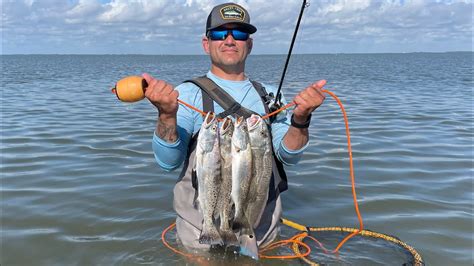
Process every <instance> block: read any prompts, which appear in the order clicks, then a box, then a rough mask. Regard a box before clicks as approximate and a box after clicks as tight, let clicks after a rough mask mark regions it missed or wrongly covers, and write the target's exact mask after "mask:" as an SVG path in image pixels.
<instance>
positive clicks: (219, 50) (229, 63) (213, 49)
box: [202, 24, 252, 67]
mask: <svg viewBox="0 0 474 266" xmlns="http://www.w3.org/2000/svg"><path fill="white" fill-rule="evenodd" d="M235 28H237V26H236V25H233V24H228V25H225V26H224V27H222V29H235ZM202 45H203V48H204V51H205V52H206V53H207V54H209V55H210V56H211V61H212V63H213V64H215V65H217V66H221V67H233V66H236V67H238V66H244V65H245V59H246V58H247V55H249V54H250V51H251V50H252V39H251V38H249V39H248V40H246V41H237V40H235V39H234V37H233V36H232V35H231V34H229V35H228V36H227V38H226V39H225V40H214V41H213V40H211V39H210V38H208V37H204V38H203V39H202Z"/></svg>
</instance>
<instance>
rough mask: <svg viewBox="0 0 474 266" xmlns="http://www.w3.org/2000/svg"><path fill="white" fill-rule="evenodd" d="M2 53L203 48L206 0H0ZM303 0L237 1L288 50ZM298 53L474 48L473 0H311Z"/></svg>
mask: <svg viewBox="0 0 474 266" xmlns="http://www.w3.org/2000/svg"><path fill="white" fill-rule="evenodd" d="M0 2H1V13H2V27H1V35H2V36H1V37H2V44H1V45H2V46H1V48H2V54H202V53H203V52H202V48H201V37H202V35H203V32H204V28H205V20H206V18H207V15H208V14H209V12H210V10H211V9H212V7H213V6H214V5H216V4H220V3H223V2H226V1H215V0H211V1H201V0H174V1H171V0H170V1H165V0H0ZM301 2H302V1H300V0H248V1H243V0H238V1H236V3H239V4H241V5H243V6H244V7H245V8H247V9H248V10H249V12H250V16H251V21H252V24H254V25H255V26H256V27H257V28H258V31H257V33H256V34H254V35H253V38H254V40H255V41H254V51H253V52H254V53H255V54H285V53H286V52H287V51H288V47H289V43H290V40H291V36H292V34H293V30H294V26H295V23H296V19H297V16H298V12H299V9H300V6H301ZM309 3H310V6H309V7H308V8H307V9H306V10H305V13H304V17H303V20H302V25H301V28H300V32H299V33H298V39H297V42H296V44H295V48H294V53H380V52H419V51H425V52H441V51H472V41H473V36H472V31H473V26H472V14H473V13H472V12H473V0H309Z"/></svg>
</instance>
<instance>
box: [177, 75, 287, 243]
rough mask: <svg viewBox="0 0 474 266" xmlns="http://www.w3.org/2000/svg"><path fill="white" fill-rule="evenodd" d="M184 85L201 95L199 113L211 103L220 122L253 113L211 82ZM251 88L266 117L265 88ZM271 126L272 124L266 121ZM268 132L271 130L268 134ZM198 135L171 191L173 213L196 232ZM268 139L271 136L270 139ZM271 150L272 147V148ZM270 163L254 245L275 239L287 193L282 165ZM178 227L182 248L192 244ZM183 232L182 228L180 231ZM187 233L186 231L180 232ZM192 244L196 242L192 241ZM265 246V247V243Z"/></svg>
mask: <svg viewBox="0 0 474 266" xmlns="http://www.w3.org/2000/svg"><path fill="white" fill-rule="evenodd" d="M185 82H191V83H193V84H195V85H196V86H198V87H199V88H200V89H201V92H202V101H203V111H204V112H210V111H214V101H215V102H216V103H217V104H219V105H220V106H221V107H222V108H223V109H224V112H222V113H220V114H218V115H217V116H218V117H219V118H224V117H226V116H228V115H232V116H234V117H236V116H243V117H244V118H248V117H250V116H251V115H252V114H256V113H255V112H253V111H251V110H249V109H247V108H245V107H243V106H241V105H240V104H239V103H237V102H236V101H235V100H234V99H233V98H232V97H231V96H230V95H229V94H228V93H227V92H225V91H224V90H223V89H222V88H220V87H219V86H218V85H217V84H216V83H215V82H213V81H212V80H211V79H209V78H207V77H206V76H203V77H199V78H195V79H192V80H187V81H185ZM251 83H252V85H253V87H254V88H255V90H256V91H257V93H258V95H259V96H260V98H261V100H262V104H263V106H264V108H265V112H267V113H269V112H270V111H269V107H268V103H269V102H270V100H271V98H272V95H269V94H267V92H266V90H265V88H264V87H263V86H262V85H261V84H260V83H258V82H255V81H251ZM270 122H273V120H270ZM269 131H270V132H271V130H269ZM198 135H199V132H197V133H196V134H194V135H193V136H192V138H191V140H190V142H189V145H188V157H187V158H186V160H185V161H184V166H183V170H182V171H181V173H180V175H179V178H178V181H177V183H176V185H175V187H174V190H173V192H174V201H173V205H174V209H175V211H176V213H177V214H178V219H177V220H178V221H179V219H182V220H184V221H185V222H187V224H190V225H192V226H193V227H194V228H193V229H196V230H198V231H200V230H201V229H202V221H203V216H202V214H201V213H200V212H199V210H198V209H197V208H195V207H194V199H195V197H196V195H197V194H196V193H197V178H196V174H195V172H194V169H195V150H196V144H197V137H198ZM270 137H271V136H270ZM272 147H273V145H272ZM272 157H273V159H272V177H271V179H270V184H269V186H270V188H269V192H268V199H267V203H266V206H265V208H264V210H262V216H261V218H260V221H259V223H258V226H257V228H255V235H256V241H257V242H258V243H259V244H261V243H262V242H264V241H265V240H266V238H269V235H270V234H272V235H275V236H276V233H277V232H274V231H276V230H275V228H277V226H278V222H279V219H280V216H281V202H280V199H279V194H280V193H281V192H283V191H285V190H287V189H288V183H287V177H286V173H285V171H284V168H283V164H282V163H281V162H280V161H279V160H278V159H277V157H276V155H275V153H274V152H273V156H272ZM180 222H181V223H183V221H180ZM179 224H180V223H177V225H178V237H179V238H180V239H181V241H182V242H183V244H184V245H185V246H186V245H187V243H184V242H185V241H187V240H189V241H193V240H192V239H189V238H187V239H186V236H184V235H181V234H180V232H179ZM183 229H184V228H183ZM183 231H186V232H189V231H190V229H189V228H187V229H186V230H183ZM194 241H197V239H195V240H194ZM266 244H267V243H266ZM187 246H190V247H193V246H194V247H197V246H199V247H202V245H187Z"/></svg>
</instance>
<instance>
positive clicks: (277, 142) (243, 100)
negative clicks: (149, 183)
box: [153, 71, 308, 171]
mask: <svg viewBox="0 0 474 266" xmlns="http://www.w3.org/2000/svg"><path fill="white" fill-rule="evenodd" d="M207 77H208V78H210V79H211V80H213V81H214V82H215V83H216V84H217V85H219V86H220V87H221V88H222V89H224V90H225V91H226V92H227V93H228V94H229V95H230V96H232V98H234V99H235V100H236V101H237V102H238V103H240V104H241V105H242V106H243V107H245V108H247V109H249V110H252V111H254V112H256V113H258V114H260V115H265V108H264V106H263V103H262V100H261V98H260V96H259V95H258V93H257V91H256V90H255V89H254V88H253V85H252V83H251V82H250V80H249V79H246V80H243V81H230V80H224V79H221V78H219V77H217V76H216V75H214V74H213V73H212V72H211V71H209V72H208V73H207ZM263 86H264V87H265V89H266V91H267V92H268V93H270V92H273V94H274V95H275V94H276V88H275V87H273V86H268V85H265V84H263ZM176 90H178V91H179V98H180V99H181V100H182V101H184V102H186V103H189V104H191V105H193V106H195V107H196V108H199V109H200V110H202V109H203V106H202V93H201V90H200V88H199V87H197V86H196V85H194V84H192V83H189V82H187V83H183V84H181V85H179V86H177V87H176ZM282 102H283V103H286V101H285V99H284V98H283V99H282ZM214 111H215V112H216V113H221V112H223V111H224V110H223V109H222V107H221V106H220V105H218V104H216V103H215V102H214ZM290 119H291V117H290V114H289V113H288V112H285V111H284V112H281V113H280V114H279V115H278V116H277V118H276V120H275V121H274V122H273V123H272V125H271V130H272V137H273V139H272V142H273V149H274V151H275V154H276V155H277V157H278V159H279V160H280V161H281V162H282V163H284V164H286V165H294V164H296V163H297V162H298V161H299V159H300V158H301V155H302V153H303V151H304V150H305V149H306V147H307V146H308V143H306V145H305V146H304V147H303V148H301V149H299V150H290V149H288V148H287V147H286V146H285V145H284V143H283V141H282V140H283V137H284V136H285V134H286V132H287V131H288V128H289V126H290V121H291V120H290ZM202 122H203V117H202V116H201V114H200V113H198V112H196V111H194V110H192V109H190V108H188V107H186V106H183V105H180V106H179V108H178V113H177V125H178V128H177V131H178V139H177V140H176V142H174V143H168V142H166V141H165V140H163V139H161V138H160V137H158V136H157V135H156V133H155V134H153V152H154V154H155V159H156V161H157V162H158V164H159V165H160V167H161V168H163V169H164V170H167V171H172V170H174V169H176V168H178V167H179V166H180V165H181V164H182V163H183V161H184V159H185V158H186V156H187V153H188V144H189V141H190V140H191V137H192V136H193V135H194V134H195V133H197V132H198V131H199V129H200V128H201V124H202Z"/></svg>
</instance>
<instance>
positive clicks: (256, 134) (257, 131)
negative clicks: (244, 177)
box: [245, 115, 272, 228]
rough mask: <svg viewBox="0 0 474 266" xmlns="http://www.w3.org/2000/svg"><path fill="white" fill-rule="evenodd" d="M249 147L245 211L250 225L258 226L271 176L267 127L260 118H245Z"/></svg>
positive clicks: (266, 198)
mask: <svg viewBox="0 0 474 266" xmlns="http://www.w3.org/2000/svg"><path fill="white" fill-rule="evenodd" d="M247 128H248V132H249V140H250V146H251V150H252V181H251V184H250V189H249V198H248V205H247V210H246V212H245V213H246V215H247V218H248V219H249V222H250V225H252V226H253V227H254V228H255V227H256V226H257V225H258V223H259V221H260V217H261V216H262V212H263V210H264V208H265V205H266V203H267V200H268V189H269V185H270V178H271V176H272V142H271V138H270V132H269V130H268V126H267V124H266V123H265V121H264V120H263V119H262V117H260V116H258V115H252V116H251V117H249V118H247Z"/></svg>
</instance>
